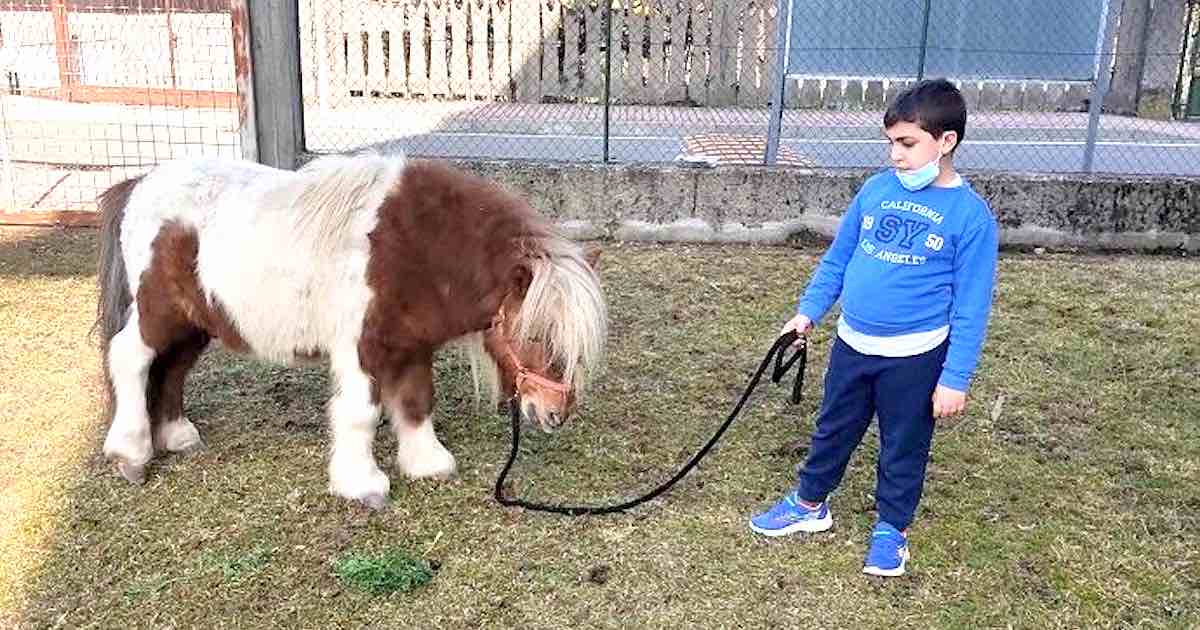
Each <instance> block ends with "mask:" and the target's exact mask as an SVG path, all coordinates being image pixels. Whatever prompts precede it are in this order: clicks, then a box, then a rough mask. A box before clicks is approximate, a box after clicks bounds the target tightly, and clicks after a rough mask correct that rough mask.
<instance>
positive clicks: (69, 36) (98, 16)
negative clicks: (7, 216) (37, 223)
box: [0, 0, 240, 213]
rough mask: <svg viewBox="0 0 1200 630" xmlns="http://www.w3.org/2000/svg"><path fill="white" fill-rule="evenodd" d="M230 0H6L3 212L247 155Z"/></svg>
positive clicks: (82, 200)
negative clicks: (171, 167)
mask: <svg viewBox="0 0 1200 630" xmlns="http://www.w3.org/2000/svg"><path fill="white" fill-rule="evenodd" d="M232 46H233V44H232V28H231V12H230V4H229V0H21V1H13V0H0V75H2V76H3V77H4V82H3V83H2V84H0V124H2V125H3V133H2V134H0V211H3V212H6V213H14V212H22V213H28V212H46V213H56V212H62V211H78V210H90V209H94V207H95V198H96V196H97V194H98V193H99V192H101V191H103V190H104V189H105V188H107V187H108V186H109V185H111V184H113V183H116V182H117V181H120V180H121V179H124V178H126V177H129V176H131V175H135V174H138V173H141V172H144V171H145V170H147V169H148V168H149V167H150V166H152V165H153V164H156V163H158V162H161V161H163V160H166V159H172V158H178V157H185V156H200V155H229V156H237V155H240V149H239V137H238V127H239V123H238V117H237V112H236V109H237V103H236V89H235V71H234V55H233V50H232Z"/></svg>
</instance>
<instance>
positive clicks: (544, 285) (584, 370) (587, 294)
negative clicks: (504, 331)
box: [464, 215, 608, 403]
mask: <svg viewBox="0 0 1200 630" xmlns="http://www.w3.org/2000/svg"><path fill="white" fill-rule="evenodd" d="M532 221H534V224H533V225H535V226H536V229H535V230H534V231H535V232H538V234H536V235H531V236H530V237H528V238H525V239H522V241H521V243H520V247H521V248H522V249H523V250H524V252H523V258H524V259H525V260H526V262H527V264H528V265H529V268H530V271H532V272H533V279H532V281H531V282H530V284H529V288H528V289H527V290H526V293H525V299H524V301H523V302H522V303H521V310H520V312H519V313H518V314H517V315H516V322H515V326H514V335H515V339H514V340H513V341H514V342H516V343H518V344H519V343H522V342H525V341H529V340H538V341H540V342H542V343H544V344H545V345H546V348H547V350H548V351H549V352H550V360H551V361H552V362H553V363H554V364H555V365H557V366H559V367H560V368H561V369H562V371H563V382H564V383H565V384H567V385H568V386H569V387H570V388H571V389H572V390H573V391H574V393H575V397H576V398H577V399H579V398H581V397H582V396H583V394H584V393H585V392H586V390H587V387H588V385H589V384H590V382H591V381H592V379H593V378H594V377H595V376H596V374H597V373H598V372H599V371H600V369H601V368H602V367H603V356H604V346H605V342H606V340H607V337H608V310H607V307H606V306H605V302H604V295H603V294H602V293H601V290H600V282H599V279H598V278H597V276H596V271H595V270H594V269H593V268H592V266H591V265H590V264H588V261H587V259H586V258H585V256H584V252H583V248H582V247H581V246H580V245H579V244H577V243H575V242H572V241H570V240H568V239H567V238H565V237H563V236H561V235H559V234H558V233H556V232H555V231H554V230H553V229H552V228H550V227H549V224H548V223H547V222H545V221H544V220H543V219H542V218H541V217H539V216H536V215H533V217H532ZM543 230H544V231H543ZM464 341H465V342H466V343H465V344H464V348H465V350H466V354H467V357H468V359H469V360H470V362H471V368H472V370H471V371H472V376H473V377H474V382H475V392H476V395H479V394H481V393H482V392H481V389H483V388H486V391H487V392H488V394H489V395H490V398H491V400H492V402H493V403H494V402H496V401H497V400H498V397H499V393H500V381H499V373H498V367H497V366H496V363H495V361H494V360H493V359H492V357H491V356H490V355H489V354H488V353H487V352H486V351H485V350H484V346H483V333H474V334H472V335H468V336H467V338H465V339H464Z"/></svg>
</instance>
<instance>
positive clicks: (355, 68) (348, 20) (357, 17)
mask: <svg viewBox="0 0 1200 630" xmlns="http://www.w3.org/2000/svg"><path fill="white" fill-rule="evenodd" d="M345 16H346V17H345V22H344V25H345V28H344V29H343V30H344V32H345V33H346V89H348V90H352V91H360V92H362V95H364V96H365V95H368V94H369V92H368V91H367V90H366V87H367V86H366V79H367V77H366V72H365V69H364V67H363V66H364V64H365V62H366V60H365V59H364V58H363V54H364V51H363V38H362V36H363V14H362V3H360V2H350V3H349V6H347V7H346V13H345Z"/></svg>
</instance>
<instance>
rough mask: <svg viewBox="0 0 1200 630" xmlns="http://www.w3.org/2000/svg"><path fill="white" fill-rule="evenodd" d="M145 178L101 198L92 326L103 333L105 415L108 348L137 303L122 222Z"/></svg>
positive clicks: (107, 409)
mask: <svg viewBox="0 0 1200 630" xmlns="http://www.w3.org/2000/svg"><path fill="white" fill-rule="evenodd" d="M141 179H142V178H141V177H140V176H139V177H134V178H131V179H127V180H125V181H123V182H121V183H119V184H115V185H113V186H112V187H110V188H109V189H108V190H106V191H104V192H103V193H102V194H101V195H100V198H99V206H100V260H99V263H98V265H97V272H98V273H97V277H96V281H97V283H98V284H99V285H100V299H99V300H98V301H97V303H96V322H95V324H93V325H92V334H93V335H94V334H96V333H97V332H99V333H100V356H101V360H102V363H103V365H102V369H101V373H102V374H103V375H104V386H105V391H106V393H107V395H106V397H105V405H104V407H105V415H109V416H111V412H112V409H111V407H112V400H113V389H112V378H111V376H110V375H109V373H108V348H109V344H110V343H111V342H112V338H113V337H114V336H116V334H117V333H118V332H120V330H121V328H123V327H124V326H125V322H126V321H127V320H128V319H129V305H130V304H132V303H133V296H132V295H131V294H130V293H129V277H128V275H127V272H126V270H125V258H124V257H123V256H122V255H121V221H122V220H123V219H124V218H125V205H126V204H127V203H128V202H129V196H130V195H131V194H133V189H134V187H136V186H137V185H138V183H139V182H140V181H141Z"/></svg>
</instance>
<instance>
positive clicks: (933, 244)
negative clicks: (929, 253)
mask: <svg viewBox="0 0 1200 630" xmlns="http://www.w3.org/2000/svg"><path fill="white" fill-rule="evenodd" d="M945 244H946V241H945V239H943V238H942V237H940V236H938V235H937V234H930V235H929V236H926V237H925V247H928V248H929V249H932V250H933V251H935V252H937V251H941V249H942V245H945Z"/></svg>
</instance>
